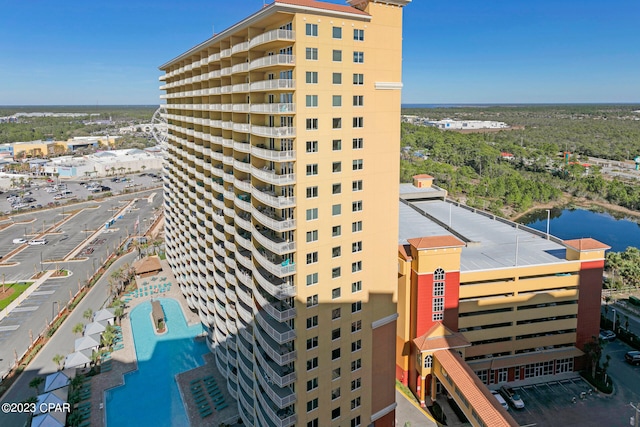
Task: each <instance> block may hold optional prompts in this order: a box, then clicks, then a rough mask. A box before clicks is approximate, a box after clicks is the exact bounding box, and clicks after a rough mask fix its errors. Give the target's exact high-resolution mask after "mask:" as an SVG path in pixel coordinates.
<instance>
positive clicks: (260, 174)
mask: <svg viewBox="0 0 640 427" xmlns="http://www.w3.org/2000/svg"><path fill="white" fill-rule="evenodd" d="M251 175H253V176H255V177H256V178H260V179H261V180H262V181H264V182H267V183H269V184H273V185H287V184H295V182H296V174H294V173H289V174H283V175H278V174H277V173H276V171H275V170H273V169H258V168H257V167H255V166H251Z"/></svg>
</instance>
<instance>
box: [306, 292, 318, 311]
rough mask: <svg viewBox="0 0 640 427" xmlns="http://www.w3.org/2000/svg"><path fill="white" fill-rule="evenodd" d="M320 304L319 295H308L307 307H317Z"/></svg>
mask: <svg viewBox="0 0 640 427" xmlns="http://www.w3.org/2000/svg"><path fill="white" fill-rule="evenodd" d="M317 305H318V295H317V294H316V295H311V296H310V297H307V308H309V307H315V306H317Z"/></svg>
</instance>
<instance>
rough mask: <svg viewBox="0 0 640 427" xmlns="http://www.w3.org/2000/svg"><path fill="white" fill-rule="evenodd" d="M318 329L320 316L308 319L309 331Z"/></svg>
mask: <svg viewBox="0 0 640 427" xmlns="http://www.w3.org/2000/svg"><path fill="white" fill-rule="evenodd" d="M317 327H318V316H311V317H307V329H311V328H317Z"/></svg>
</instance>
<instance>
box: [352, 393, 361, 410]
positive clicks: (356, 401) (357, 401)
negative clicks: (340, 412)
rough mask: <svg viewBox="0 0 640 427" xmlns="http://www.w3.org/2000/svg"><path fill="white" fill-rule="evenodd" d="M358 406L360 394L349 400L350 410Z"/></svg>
mask: <svg viewBox="0 0 640 427" xmlns="http://www.w3.org/2000/svg"><path fill="white" fill-rule="evenodd" d="M358 407H360V396H358V397H356V398H355V399H353V400H352V401H351V410H352V411H353V410H354V409H356V408H358Z"/></svg>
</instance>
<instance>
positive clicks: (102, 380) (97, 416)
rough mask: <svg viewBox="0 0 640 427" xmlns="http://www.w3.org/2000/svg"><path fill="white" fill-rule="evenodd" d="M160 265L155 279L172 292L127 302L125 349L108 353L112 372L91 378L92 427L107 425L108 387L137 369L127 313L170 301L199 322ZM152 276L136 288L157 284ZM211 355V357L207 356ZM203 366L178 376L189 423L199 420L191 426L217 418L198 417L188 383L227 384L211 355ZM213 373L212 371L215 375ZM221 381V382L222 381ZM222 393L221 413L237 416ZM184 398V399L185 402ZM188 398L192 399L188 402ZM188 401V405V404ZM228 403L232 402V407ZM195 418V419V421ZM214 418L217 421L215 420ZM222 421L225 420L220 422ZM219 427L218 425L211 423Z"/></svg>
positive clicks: (164, 264) (189, 319)
mask: <svg viewBox="0 0 640 427" xmlns="http://www.w3.org/2000/svg"><path fill="white" fill-rule="evenodd" d="M161 264H162V268H163V270H162V272H160V273H158V274H157V275H156V276H153V277H157V278H161V277H164V278H165V280H164V282H167V281H168V282H171V284H172V285H171V289H170V290H168V291H165V292H163V293H153V294H151V295H149V296H143V297H137V298H133V299H132V300H131V301H129V302H128V303H127V308H126V310H125V316H124V317H123V318H122V321H121V327H122V342H123V344H124V348H122V349H121V350H116V351H114V352H113V353H111V360H112V363H111V364H112V369H111V370H110V371H108V372H103V373H100V374H98V375H95V376H93V377H91V399H90V402H91V408H92V411H91V418H90V421H91V426H93V427H104V426H105V425H106V420H105V418H106V414H105V402H104V392H105V391H106V390H108V389H110V388H113V387H118V386H121V385H123V384H124V374H126V373H128V372H132V371H135V370H137V369H138V362H137V359H136V351H135V346H134V343H133V334H132V332H131V320H130V319H129V316H128V314H129V313H130V312H131V310H133V308H135V307H136V306H138V305H139V304H142V303H144V302H147V301H150V300H151V299H154V298H172V299H175V300H176V301H178V302H179V303H180V307H182V312H183V315H184V317H185V319H186V320H187V324H189V325H195V324H199V323H200V319H199V318H198V315H197V314H195V313H193V312H192V311H191V310H190V309H189V307H188V305H187V302H186V300H185V298H184V297H183V295H182V292H181V291H180V287H179V286H178V284H177V281H176V279H175V277H174V276H173V274H172V272H171V268H170V267H169V265H168V264H167V262H166V261H161ZM153 277H144V278H139V279H136V280H137V282H138V286H139V287H141V285H142V283H143V282H150V283H151V284H154V283H156V281H157V283H160V281H159V280H158V279H156V281H154V280H153ZM207 356H210V357H207ZM205 363H206V364H205V365H203V366H200V367H198V368H196V369H192V370H191V371H187V372H185V373H183V374H179V375H178V376H177V378H178V387H179V389H180V393H181V394H182V396H183V401H185V402H187V407H186V408H187V416H188V417H189V420H196V421H200V423H199V424H192V425H193V426H200V425H202V426H204V425H212V424H211V421H212V420H213V419H214V418H213V416H215V415H219V414H217V413H214V414H213V415H211V416H209V417H207V418H204V419H202V418H200V414H199V413H198V412H197V407H196V406H195V401H194V400H193V398H192V396H191V394H190V392H189V391H190V388H189V387H190V381H191V380H192V379H194V378H201V377H203V376H206V375H214V377H215V378H216V380H218V384H226V380H224V379H223V378H222V377H221V376H220V374H219V373H218V372H217V369H216V366H215V360H213V354H207V355H205ZM214 371H215V372H214ZM186 374H189V375H186ZM223 380H224V381H223ZM224 393H225V401H227V402H228V403H229V407H228V408H226V409H224V410H223V411H222V413H226V412H227V410H228V409H232V408H231V407H232V406H233V408H235V411H236V413H237V406H236V405H235V402H234V400H233V398H231V396H229V394H228V391H227V390H226V388H225V390H224ZM185 397H187V398H186V399H185ZM189 398H191V400H190V401H189ZM189 402H190V403H191V405H189ZM231 403H234V404H233V405H232V404H231ZM231 415H232V414H231V413H229V415H228V416H227V418H229V417H230V416H231ZM196 417H197V418H196ZM216 419H217V418H216ZM221 421H224V420H222V419H221ZM213 425H218V424H213Z"/></svg>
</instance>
